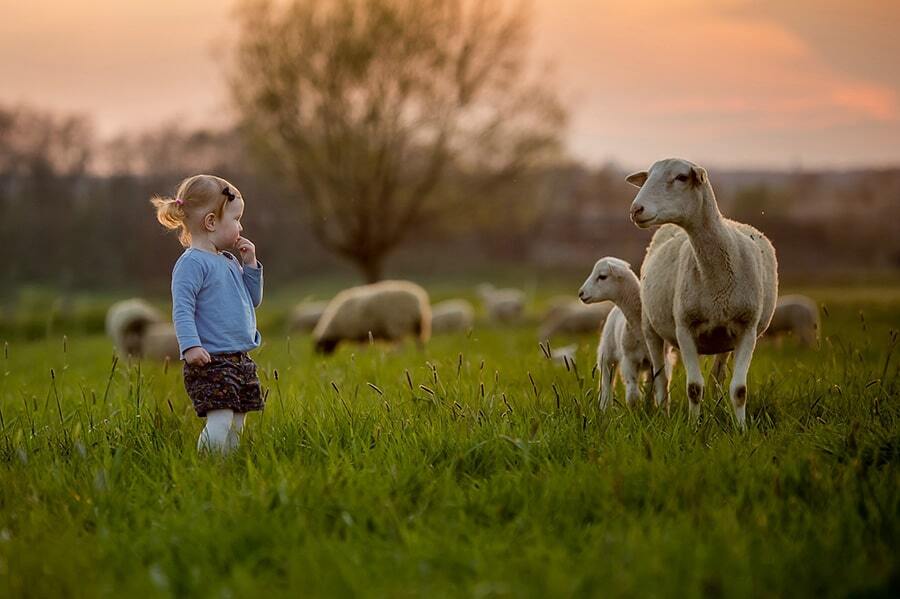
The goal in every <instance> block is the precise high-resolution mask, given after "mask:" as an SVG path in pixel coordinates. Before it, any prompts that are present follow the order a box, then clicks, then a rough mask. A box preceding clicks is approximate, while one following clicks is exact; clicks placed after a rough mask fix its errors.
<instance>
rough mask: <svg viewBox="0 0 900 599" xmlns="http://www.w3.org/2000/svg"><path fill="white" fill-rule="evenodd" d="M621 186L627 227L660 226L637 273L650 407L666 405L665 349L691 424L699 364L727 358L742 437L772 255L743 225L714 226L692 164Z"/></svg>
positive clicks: (769, 293)
mask: <svg viewBox="0 0 900 599" xmlns="http://www.w3.org/2000/svg"><path fill="white" fill-rule="evenodd" d="M626 180H627V181H628V182H629V183H631V184H633V185H635V186H637V187H639V188H640V191H639V192H638V194H637V197H635V199H634V201H633V202H632V204H631V220H632V221H633V222H634V223H635V225H637V226H638V227H640V228H642V229H644V228H649V227H655V226H661V228H660V229H659V230H658V231H657V232H656V234H655V235H654V236H653V239H652V240H651V241H650V246H649V247H648V248H647V255H646V257H645V259H644V263H643V265H642V267H641V304H642V307H643V332H644V340H645V341H646V343H647V349H648V351H649V352H650V358H651V360H652V361H653V370H654V374H655V375H656V376H655V377H654V385H655V394H656V400H657V402H658V403H659V404H665V405H668V376H667V375H666V374H665V368H664V364H665V361H666V357H665V345H664V344H665V343H666V342H668V343H670V344H672V345H673V346H676V347H678V349H679V351H680V353H681V359H682V361H683V363H684V367H685V372H686V374H687V395H688V399H689V402H690V411H691V414H692V415H693V416H694V417H699V415H700V400H701V399H702V397H703V386H704V381H703V374H702V372H701V370H700V355H702V354H721V353H727V352H730V351H733V352H734V372H733V374H732V377H731V385H730V386H729V395H730V397H731V404H732V406H733V408H734V413H735V418H736V420H737V422H738V425H739V426H740V427H744V426H745V421H746V404H747V372H748V371H749V370H750V361H751V359H752V358H753V350H754V348H755V347H756V339H757V337H758V336H759V335H761V334H763V333H764V332H765V330H766V328H767V327H768V326H769V321H770V320H771V319H772V313H773V312H774V311H775V299H776V298H777V296H778V263H777V260H776V258H775V248H774V247H772V244H771V243H770V242H769V240H768V239H767V238H766V236H765V235H763V234H762V233H760V232H759V231H757V230H756V229H754V228H753V227H751V226H750V225H746V224H743V223H738V222H735V221H732V220H728V219H726V218H724V217H723V216H722V214H721V212H719V206H718V204H717V203H716V196H715V193H714V192H713V188H712V185H710V182H709V177H708V175H707V172H706V170H705V169H703V168H702V167H700V166H698V165H696V164H694V163H692V162H689V161H687V160H680V159H668V160H660V161H659V162H656V163H655V164H654V165H653V166H652V167H650V170H649V171H641V172H638V173H634V174H632V175H629V176H628V177H627V179H626Z"/></svg>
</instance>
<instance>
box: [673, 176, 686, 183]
mask: <svg viewBox="0 0 900 599" xmlns="http://www.w3.org/2000/svg"><path fill="white" fill-rule="evenodd" d="M675 180H676V181H680V182H681V183H684V182H685V181H687V180H688V176H687V175H678V176H677V177H675Z"/></svg>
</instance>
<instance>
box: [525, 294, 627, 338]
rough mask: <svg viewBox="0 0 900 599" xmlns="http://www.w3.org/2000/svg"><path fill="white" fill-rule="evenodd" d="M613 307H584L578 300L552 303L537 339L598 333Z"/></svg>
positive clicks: (605, 305)
mask: <svg viewBox="0 0 900 599" xmlns="http://www.w3.org/2000/svg"><path fill="white" fill-rule="evenodd" d="M612 308H613V306H612V304H611V303H610V302H601V303H598V304H590V305H584V304H583V303H581V302H580V301H578V300H573V299H566V301H565V303H561V302H559V301H554V302H552V303H551V306H550V308H549V309H548V310H547V313H546V314H545V316H544V319H543V321H542V322H541V326H540V328H539V329H538V339H539V340H541V341H547V340H549V339H551V338H552V337H553V336H555V335H577V334H580V333H599V332H600V328H601V327H602V326H603V323H604V322H606V318H607V316H609V312H610V310H612Z"/></svg>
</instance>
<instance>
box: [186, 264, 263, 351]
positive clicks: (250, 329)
mask: <svg viewBox="0 0 900 599" xmlns="http://www.w3.org/2000/svg"><path fill="white" fill-rule="evenodd" d="M256 266H257V268H252V267H249V266H247V267H243V268H242V267H241V265H240V263H239V261H238V259H237V258H235V257H234V256H233V255H231V254H230V253H228V252H222V253H220V254H213V253H212V252H207V251H204V250H199V249H196V248H188V249H186V250H185V251H184V253H183V254H182V255H181V256H180V257H179V258H178V261H176V262H175V268H174V269H173V271H172V321H173V322H174V323H175V334H176V335H177V337H178V346H179V349H180V350H181V356H182V358H183V357H184V352H185V351H187V350H188V349H190V348H192V347H196V346H198V345H199V346H201V347H203V349H205V350H206V351H208V352H209V353H211V354H219V353H226V352H238V351H249V350H251V349H254V348H256V347H259V343H260V341H261V337H260V334H259V331H258V330H256V312H255V311H254V308H255V307H256V306H259V304H260V303H262V289H263V274H262V264H260V263H259V262H257V263H256Z"/></svg>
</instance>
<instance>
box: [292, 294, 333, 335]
mask: <svg viewBox="0 0 900 599" xmlns="http://www.w3.org/2000/svg"><path fill="white" fill-rule="evenodd" d="M327 306H328V302H325V301H322V302H300V303H299V304H297V305H296V306H294V309H293V310H292V311H291V315H290V316H289V317H288V330H289V331H291V332H302V333H308V332H311V331H312V330H313V329H315V328H316V325H317V324H318V323H319V319H320V318H322V314H324V313H325V308H326V307H327Z"/></svg>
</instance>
